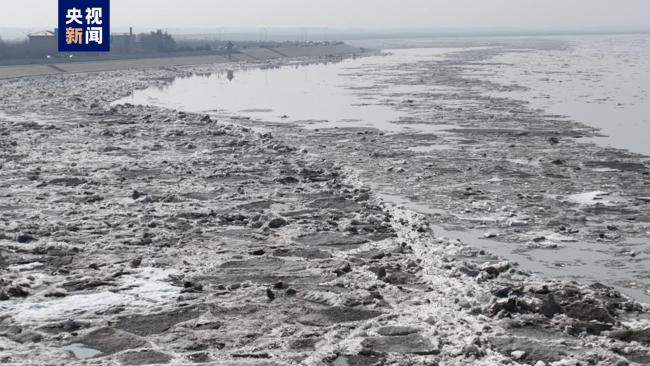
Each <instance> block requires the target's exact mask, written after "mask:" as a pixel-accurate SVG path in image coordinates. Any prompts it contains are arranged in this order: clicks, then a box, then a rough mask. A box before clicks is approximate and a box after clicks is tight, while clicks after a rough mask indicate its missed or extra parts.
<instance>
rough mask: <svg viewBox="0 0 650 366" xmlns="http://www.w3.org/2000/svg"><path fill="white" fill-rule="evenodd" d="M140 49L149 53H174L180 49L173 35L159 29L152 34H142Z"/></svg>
mask: <svg viewBox="0 0 650 366" xmlns="http://www.w3.org/2000/svg"><path fill="white" fill-rule="evenodd" d="M139 39H140V47H141V48H142V50H144V51H148V52H174V51H177V50H178V48H177V46H176V41H175V40H174V37H172V35H171V34H169V33H167V32H163V31H162V30H160V29H158V30H157V31H155V32H151V33H142V34H140V36H139Z"/></svg>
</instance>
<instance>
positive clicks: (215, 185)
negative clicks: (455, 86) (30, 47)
mask: <svg viewBox="0 0 650 366" xmlns="http://www.w3.org/2000/svg"><path fill="white" fill-rule="evenodd" d="M236 66H237V65H227V67H236ZM219 67H220V66H214V67H195V68H172V69H165V70H157V71H156V70H149V71H129V72H113V73H102V74H88V75H81V74H80V75H66V76H49V77H40V78H33V79H21V80H15V81H3V82H2V83H1V84H0V100H1V101H2V102H1V103H2V104H1V106H2V107H1V110H2V112H3V113H2V115H1V116H0V134H1V135H2V140H0V154H1V155H0V164H1V168H0V186H1V187H2V189H1V190H0V271H1V272H0V300H1V301H0V361H1V362H3V363H8V364H11V363H13V364H25V363H32V364H75V363H77V364H96V365H100V364H124V365H145V364H193V363H196V364H219V365H251V364H252V365H287V364H306V365H384V364H396V365H436V364H442V365H456V364H458V365H464V364H484V365H493V364H513V365H514V364H529V365H537V366H540V365H551V364H556V365H578V364H580V365H584V364H607V365H610V364H611V365H626V364H635V363H636V364H643V363H647V362H650V359H649V356H648V355H649V354H650V353H649V351H650V348H649V346H650V338H649V337H650V329H649V328H648V323H647V320H646V319H647V317H646V314H647V311H648V309H647V308H646V307H644V306H643V305H641V304H639V303H638V302H635V301H633V300H631V299H630V298H628V297H625V296H623V295H621V294H620V293H619V292H617V291H616V290H614V289H613V288H611V287H609V286H605V285H602V284H596V283H594V284H579V283H568V282H563V281H559V280H556V281H549V280H542V279H540V278H538V277H534V276H531V275H530V274H529V273H528V271H526V269H525V268H519V267H518V266H517V265H516V264H515V263H511V262H508V261H504V260H502V259H500V258H497V257H495V256H492V255H490V254H488V253H487V252H485V251H482V250H479V249H476V248H472V247H470V246H468V245H467V244H465V243H463V242H461V241H458V240H453V239H446V238H442V237H438V236H437V235H436V231H435V230H432V227H433V226H434V225H437V224H440V223H441V222H443V220H442V219H441V220H440V221H441V222H438V221H437V220H436V218H435V217H433V218H432V217H427V216H426V215H422V214H417V213H415V212H414V211H412V210H409V209H406V208H399V207H394V206H392V205H390V204H387V203H385V202H384V201H383V200H381V199H380V198H379V195H378V192H379V188H377V187H370V185H369V184H367V182H368V181H369V180H368V177H371V178H373V179H371V180H370V181H373V180H374V179H375V178H378V177H379V176H382V177H384V179H386V180H387V181H386V184H393V187H395V186H399V185H400V184H405V183H409V184H410V183H413V180H414V179H416V178H419V179H421V180H422V186H427V185H428V186H430V187H431V189H435V187H439V189H441V193H440V194H439V196H440V197H441V200H442V202H448V204H449V205H450V206H451V205H452V204H454V207H453V209H454V210H456V209H465V208H467V209H469V208H470V207H475V205H474V203H473V202H476V201H477V200H478V197H480V195H481V194H483V193H482V192H483V190H485V189H486V188H485V187H478V186H475V185H472V187H466V186H464V185H462V183H457V184H459V185H458V186H456V187H454V186H453V185H451V184H449V180H451V178H452V176H453V174H456V175H455V176H454V177H455V178H457V177H458V175H457V174H458V173H457V170H465V169H463V168H464V167H467V166H468V164H470V163H469V162H475V163H476V164H480V165H479V167H480V169H486V170H489V169H496V166H495V161H496V160H495V158H493V157H492V158H490V157H485V156H483V152H486V153H487V152H488V151H491V154H489V155H488V156H498V154H499V153H502V154H505V152H504V150H503V144H504V143H505V138H506V136H508V134H513V133H518V131H519V130H517V132H511V133H506V132H503V133H502V132H500V133H490V132H489V130H485V129H484V128H480V127H475V128H474V129H468V130H467V131H464V132H458V133H457V135H458V136H461V139H462V140H466V141H472V142H467V143H466V144H467V146H483V145H482V144H483V143H485V145H484V146H486V147H485V148H484V149H485V150H478V149H479V147H476V150H475V149H474V148H468V149H457V152H456V154H455V155H454V156H453V159H456V160H451V156H450V155H447V156H446V159H444V158H443V159H441V158H440V157H436V156H434V155H428V154H422V155H420V154H417V153H412V152H406V151H400V152H396V151H395V150H394V147H393V145H392V144H396V143H397V142H398V141H399V139H400V138H403V139H405V140H407V139H408V140H410V139H411V138H412V136H406V135H391V136H387V135H381V134H380V133H377V132H373V131H358V132H357V131H354V132H351V131H332V132H330V133H319V134H317V133H316V131H315V132H313V133H314V135H313V136H309V137H310V138H309V139H304V138H303V139H302V140H301V139H299V138H298V135H296V134H295V133H296V131H297V130H295V129H293V128H289V127H287V128H277V130H276V129H274V130H273V132H271V133H269V132H264V133H262V132H256V131H253V130H252V129H250V128H248V127H245V126H242V125H241V122H242V121H241V120H237V119H235V120H230V119H228V120H223V121H222V120H216V119H215V118H214V117H211V116H207V115H202V114H190V113H184V112H178V111H172V110H166V109H162V108H155V107H136V106H132V105H121V106H112V107H111V106H110V102H111V101H113V100H116V99H118V98H120V97H123V96H125V95H127V94H128V93H129V92H131V91H132V90H134V89H137V88H143V87H147V86H152V85H162V84H164V83H166V82H168V81H169V80H170V78H172V77H175V76H179V75H188V74H191V73H209V72H215V71H219ZM451 67H452V68H453V66H451ZM434 72H435V71H434ZM440 72H451V71H449V70H447V71H445V69H442V71H440ZM449 80H456V79H454V78H453V74H452V75H451V76H450V79H449ZM418 103H419V102H417V103H416V102H413V103H412V104H414V106H413V107H414V108H415V107H416V106H417V105H418ZM503 103H505V102H503ZM409 104H411V103H409ZM511 107H512V106H510V105H508V106H507V107H504V109H506V110H509V109H510V108H511ZM409 108H411V107H409ZM475 113H476V112H475ZM504 113H505V112H504ZM465 117H466V116H465ZM520 117H522V118H520V119H519V118H518V119H517V120H512V119H510V118H508V119H506V118H502V117H495V119H496V121H497V122H500V123H502V127H504V128H511V130H510V131H514V130H515V127H514V126H515V125H517V123H521V122H522V120H524V118H523V116H520ZM528 117H531V116H528ZM458 120H459V121H464V120H465V119H464V118H460V116H459V118H458ZM544 121H545V120H543V119H540V120H535V123H534V125H535V126H537V125H539V126H544V123H546V122H544ZM233 122H238V123H239V124H237V123H233ZM467 123H468V124H472V123H474V124H476V123H478V122H476V121H472V120H470V121H468V122H467ZM550 123H551V125H553V126H554V127H556V128H559V126H560V123H559V122H557V123H555V124H553V122H550ZM530 125H531V126H532V125H533V123H530ZM506 131H508V130H506ZM542 131H545V130H537V129H534V128H532V127H531V132H528V133H526V134H521V135H517V136H518V138H520V139H525V142H526V144H524V143H523V142H521V143H520V144H521V146H520V147H519V148H518V147H517V146H515V147H513V148H512V150H511V151H513V153H515V152H516V153H518V154H522V155H524V156H525V154H526V152H527V151H532V150H531V147H532V148H537V147H541V146H545V147H546V148H547V149H552V147H547V144H548V139H549V138H551V137H556V136H555V135H554V134H553V135H549V134H550V132H542ZM561 131H562V132H563V133H564V135H563V134H560V143H559V144H553V145H552V146H556V145H560V146H561V148H562V149H568V150H562V151H561V152H562V153H563V154H562V155H561V156H563V157H565V159H568V157H570V156H571V155H567V154H566V152H568V151H572V150H571V149H574V150H577V148H575V147H573V146H575V144H574V142H573V141H572V140H570V138H568V137H567V135H566V133H568V132H567V131H565V130H561ZM577 131H578V130H577ZM579 131H581V132H580V133H588V131H587V130H586V129H581V130H579ZM321 132H322V131H321ZM575 133H577V132H575ZM303 136H304V135H303ZM341 139H343V140H344V141H339V142H337V143H334V141H335V140H336V141H338V140H341ZM368 140H371V142H373V144H367V143H361V141H364V142H365V141H368ZM314 142H316V143H314ZM310 144H314V145H315V146H314V145H310ZM524 145H526V146H527V147H524ZM367 149H376V151H368V150H367ZM590 151H591V153H593V154H594V155H593V158H594V159H593V161H608V160H611V159H609V156H599V155H598V154H599V150H597V149H596V148H593V150H590ZM559 153H560V151H558V155H560V154H559ZM373 154H374V156H372V155H373ZM440 154H444V152H442V150H441V152H440ZM370 157H372V158H373V160H368V159H369V158H370ZM406 157H409V158H413V160H412V162H411V163H398V161H400V160H402V159H404V158H406ZM409 161H411V160H409ZM499 161H501V160H499ZM454 162H455V164H454ZM479 162H481V163H479ZM364 164H365V166H366V169H358V168H359V167H361V166H363V165H364ZM427 164H431V166H429V165H427ZM513 164H514V163H513ZM572 164H574V163H572V162H571V161H569V162H567V165H568V166H570V167H571V166H572ZM514 166H515V165H513V166H512V167H514ZM516 166H518V165H516ZM624 166H627V165H624ZM472 167H473V169H472V170H471V171H469V172H467V173H466V174H467V178H468V179H470V178H471V177H473V176H474V174H478V173H474V172H476V171H478V170H480V169H479V168H478V167H474V165H472ZM512 167H510V166H506V167H505V168H503V170H500V173H499V174H500V175H502V176H503V177H504V178H503V179H524V177H527V176H526V175H524V174H523V173H520V170H515V169H514V168H512ZM368 168H370V169H368ZM454 169H455V170H454ZM531 169H532V168H531ZM539 169H548V170H544V171H545V172H548V174H547V175H548V176H550V175H551V174H555V175H562V174H583V173H573V172H574V171H576V170H575V169H574V170H571V169H568V168H567V170H562V168H560V167H558V165H557V164H551V165H549V166H546V164H544V165H543V168H539ZM372 170H375V173H374V174H373V173H372V172H371V171H372ZM429 170H431V171H435V172H436V173H435V176H437V177H436V178H435V180H434V174H432V173H425V171H429ZM467 170H469V169H467ZM556 170H557V171H556ZM583 171H588V170H587V169H583ZM634 171H637V170H634ZM377 172H380V173H382V174H376V173H377ZM508 172H513V173H512V174H508ZM384 173H385V174H384ZM502 173H503V174H502ZM427 174H429V175H430V176H425V175H427ZM445 174H449V176H445ZM587 174H588V173H587ZM481 176H484V175H481ZM634 177H636V176H635V175H633V174H632V173H630V176H629V177H628V178H629V179H628V180H626V182H625V183H626V184H630V185H632V186H634V185H635V184H637V183H636V181H635V179H636V178H634ZM554 179H556V178H554ZM557 179H560V178H557ZM641 179H643V178H641ZM427 180H428V181H427ZM470 181H471V180H470ZM375 182H380V183H381V182H383V181H381V180H378V181H375ZM432 182H437V183H436V184H435V185H434V184H432ZM562 182H564V184H571V183H570V182H573V180H570V179H567V180H562ZM616 182H618V180H615V179H612V180H611V181H610V184H615V183H616ZM425 183H426V184H425ZM409 186H410V185H403V186H402V187H403V188H404V189H408V187H409ZM506 186H507V185H506ZM521 186H522V187H528V186H526V185H524V184H521ZM530 186H531V188H530V189H531V190H533V189H534V188H532V187H533V186H534V185H533V184H531V185H530ZM468 188H471V189H468ZM468 192H469V194H467V193H468ZM398 193H400V194H402V193H404V192H401V191H400V192H398ZM528 195H531V196H528ZM504 196H505V197H507V196H508V195H504ZM517 199H521V200H523V202H527V201H528V200H534V199H535V200H537V199H538V198H533V197H532V192H531V193H528V192H525V194H524V197H523V198H518V197H517V198H515V197H509V198H507V200H506V201H505V202H502V203H501V205H513V204H514V203H513V201H515V200H517ZM542 199H551V198H542ZM508 200H510V201H508ZM531 202H532V201H531ZM568 205H570V203H567V206H568ZM531 206H532V203H531ZM478 207H480V205H479V206H478ZM486 207H487V206H486ZM517 207H528V206H526V205H518V206H517ZM598 207H600V206H598ZM449 208H452V207H449ZM529 209H530V210H533V208H529ZM563 212H564V211H558V213H557V214H558V215H561V214H562V213H563ZM612 214H614V213H612ZM522 215H523V213H522ZM531 215H532V214H531ZM531 217H533V216H531ZM534 217H537V216H534ZM509 219H510V220H515V219H516V220H519V221H525V220H524V218H523V217H522V216H511V217H510V218H509ZM532 221H533V220H528V221H527V222H532ZM444 222H445V223H446V221H444ZM513 222H514V221H513ZM534 222H537V221H534ZM573 222H580V221H570V225H569V226H566V228H565V230H571V227H573V225H574V224H573ZM619 226H620V225H619ZM517 227H526V226H524V225H523V224H521V225H520V224H516V225H506V226H503V228H504V234H503V235H512V236H516V235H520V234H521V232H517V231H516V230H515V228H517ZM581 227H582V226H581ZM611 231H614V230H611ZM587 233H589V231H587ZM585 235H590V234H585Z"/></svg>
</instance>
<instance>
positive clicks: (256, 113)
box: [116, 48, 457, 132]
mask: <svg viewBox="0 0 650 366" xmlns="http://www.w3.org/2000/svg"><path fill="white" fill-rule="evenodd" d="M451 51H457V49H441V48H427V49H409V50H396V51H394V52H392V54H391V55H390V56H374V57H366V58H357V59H345V60H342V61H340V62H337V63H331V62H325V63H318V64H306V65H305V64H292V65H287V66H277V65H273V66H268V67H265V68H255V69H249V70H243V71H238V72H237V75H236V77H235V73H234V72H233V71H227V72H226V73H225V74H214V75H209V76H191V77H188V78H178V79H176V80H174V81H173V82H172V83H171V84H170V85H168V86H166V87H163V88H150V89H146V90H139V91H136V92H135V93H134V94H133V95H132V96H130V97H127V98H124V99H122V100H119V101H117V102H116V103H126V102H128V103H132V104H144V105H154V106H161V107H168V108H174V109H180V110H184V111H189V112H196V113H211V114H215V115H222V116H233V115H237V116H242V115H243V116H247V117H251V118H254V119H255V118H256V119H260V120H263V121H268V122H301V123H304V124H306V125H307V126H308V127H309V128H314V129H316V128H329V127H375V128H379V129H383V130H385V131H401V130H403V129H404V128H405V127H403V126H399V125H396V124H393V123H391V122H393V121H397V120H399V119H400V118H401V117H404V115H405V113H404V112H399V111H396V110H395V109H393V108H392V107H390V106H387V105H382V104H379V101H378V100H376V99H375V98H376V97H375V96H371V95H370V93H367V94H364V90H365V89H374V88H377V85H376V80H372V76H369V75H367V73H366V70H368V69H375V68H381V67H382V66H383V65H395V64H400V63H406V62H416V61H418V60H431V59H435V58H441V57H442V56H443V55H444V54H446V53H448V52H451ZM383 87H388V86H383ZM413 88H415V87H413ZM431 88H432V89H433V88H434V86H432V87H431ZM418 89H422V87H419V88H418ZM395 91H400V92H407V91H408V90H407V88H406V87H404V86H402V87H400V88H399V90H398V89H395ZM413 91H415V89H413ZM410 127H412V128H415V129H417V130H426V131H427V132H432V128H433V127H434V126H428V125H426V124H422V125H410Z"/></svg>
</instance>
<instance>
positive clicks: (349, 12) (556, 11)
mask: <svg viewBox="0 0 650 366" xmlns="http://www.w3.org/2000/svg"><path fill="white" fill-rule="evenodd" d="M111 6H112V10H111V17H112V22H111V23H112V26H113V27H125V26H129V25H133V26H134V27H136V28H137V27H160V28H183V27H201V28H220V27H252V28H266V27H329V28H384V27H388V28H432V29H433V28H520V29H540V28H547V29H548V28H556V29H558V28H564V29H566V28H572V29H576V28H582V27H589V28H594V27H607V28H616V27H624V28H633V27H643V28H650V0H347V1H342V0H111ZM56 8H57V0H0V28H1V27H54V25H55V22H56Z"/></svg>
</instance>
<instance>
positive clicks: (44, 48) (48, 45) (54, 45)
mask: <svg viewBox="0 0 650 366" xmlns="http://www.w3.org/2000/svg"><path fill="white" fill-rule="evenodd" d="M56 33H57V30H56V29H55V30H54V31H49V30H45V31H41V32H34V33H31V34H28V35H27V37H28V38H29V50H30V51H31V52H32V53H33V54H38V55H51V54H53V53H56V52H57V49H58V42H57V37H56Z"/></svg>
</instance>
